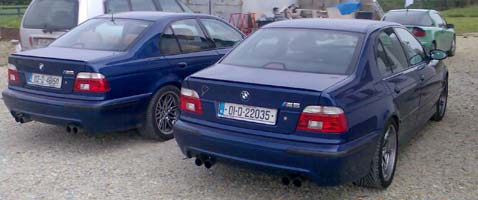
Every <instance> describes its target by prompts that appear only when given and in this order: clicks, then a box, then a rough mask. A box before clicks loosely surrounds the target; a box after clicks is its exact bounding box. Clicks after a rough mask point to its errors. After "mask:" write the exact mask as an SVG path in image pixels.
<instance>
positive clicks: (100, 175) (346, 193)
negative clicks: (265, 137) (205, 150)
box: [0, 37, 478, 200]
mask: <svg viewBox="0 0 478 200" xmlns="http://www.w3.org/2000/svg"><path fill="white" fill-rule="evenodd" d="M0 46H1V45H0ZM0 51H1V50H0ZM477 52H478V38H474V37H469V38H462V37H460V38H458V52H457V55H456V56H455V57H453V58H450V59H449V60H448V61H447V64H448V66H449V69H450V100H449V107H448V108H449V110H448V114H447V116H446V117H445V119H444V121H443V122H441V123H429V124H428V125H427V126H426V127H425V128H424V129H423V130H422V131H421V132H420V133H419V134H418V135H417V137H416V138H415V139H414V140H413V141H412V142H411V144H410V145H408V146H407V147H406V148H405V149H402V150H401V152H400V155H399V163H398V171H397V174H396V177H395V182H394V183H393V185H392V186H391V187H390V188H389V189H388V190H386V191H377V190H372V189H364V188H359V187H355V186H353V185H351V184H349V185H344V186H340V187H319V186H317V185H315V184H314V183H310V182H305V183H304V186H303V187H302V188H294V187H285V186H282V185H281V184H280V180H279V179H280V177H277V176H270V175H266V174H261V173H256V172H252V171H248V170H243V169H236V168H235V167H231V166H225V165H216V166H215V167H214V168H213V169H211V170H206V169H204V168H202V167H201V168H199V167H196V166H195V165H194V164H193V160H183V156H182V154H181V153H180V151H179V149H178V148H177V145H176V143H175V141H169V142H164V143H157V142H153V141H148V140H144V139H142V138H141V137H139V136H138V134H137V133H136V132H122V133H114V134H108V135H103V136H90V135H86V134H79V135H73V134H67V133H66V132H65V130H64V128H62V127H55V126H50V125H44V124H40V123H35V122H33V123H28V124H23V125H19V124H16V123H15V122H14V120H13V119H12V118H11V117H10V116H9V113H8V111H7V109H6V108H5V106H4V105H3V101H0V199H2V200H3V199H470V200H475V199H478V108H477V104H478V53H477ZM2 59H4V58H0V60H2ZM5 79H6V67H0V89H1V88H4V87H5V85H6V84H5V83H6V80H5Z"/></svg>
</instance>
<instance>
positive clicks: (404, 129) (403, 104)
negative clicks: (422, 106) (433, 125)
mask: <svg viewBox="0 0 478 200" xmlns="http://www.w3.org/2000/svg"><path fill="white" fill-rule="evenodd" d="M377 58H378V59H379V60H377V63H378V65H379V69H380V70H381V71H382V73H384V72H386V71H387V68H391V73H389V74H390V75H388V76H386V77H385V78H384V79H383V81H384V83H385V84H386V85H387V87H388V88H389V89H390V91H391V95H392V97H393V101H394V105H395V106H396V110H397V113H398V116H399V120H400V134H399V135H400V138H399V141H401V142H406V141H408V140H409V139H410V138H411V136H412V135H413V134H412V133H414V129H415V128H416V126H417V123H416V120H417V117H418V115H417V112H418V108H419V100H420V96H419V93H418V87H419V84H420V81H419V80H418V79H419V78H418V74H417V67H413V66H410V65H409V62H408V60H407V56H406V54H405V52H404V50H403V48H402V45H401V44H400V40H399V39H398V37H397V35H396V33H395V32H394V30H393V29H391V28H389V29H386V30H383V31H382V32H381V33H379V34H378V47H377ZM380 65H382V67H380Z"/></svg>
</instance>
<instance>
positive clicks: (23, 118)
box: [14, 114, 32, 124]
mask: <svg viewBox="0 0 478 200" xmlns="http://www.w3.org/2000/svg"><path fill="white" fill-rule="evenodd" d="M14 117H15V121H16V122H17V123H20V124H24V123H28V122H31V121H32V120H31V119H30V118H29V117H26V116H24V115H23V114H16V115H15V116H14Z"/></svg>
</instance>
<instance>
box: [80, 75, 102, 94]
mask: <svg viewBox="0 0 478 200" xmlns="http://www.w3.org/2000/svg"><path fill="white" fill-rule="evenodd" d="M74 90H75V91H77V92H95V93H102V92H108V91H109V90H110V86H109V84H108V81H107V80H106V78H105V76H103V75H102V74H99V73H85V72H81V73H78V75H77V76H76V79H75V86H74Z"/></svg>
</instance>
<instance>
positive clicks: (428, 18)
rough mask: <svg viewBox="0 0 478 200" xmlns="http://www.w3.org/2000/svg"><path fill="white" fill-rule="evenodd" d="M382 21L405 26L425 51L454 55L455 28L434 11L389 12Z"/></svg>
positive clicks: (408, 10) (404, 10) (403, 10)
mask: <svg viewBox="0 0 478 200" xmlns="http://www.w3.org/2000/svg"><path fill="white" fill-rule="evenodd" d="M382 20H383V21H389V22H396V23H399V24H403V25H405V26H406V27H407V28H408V30H409V31H410V32H412V33H413V35H415V37H416V38H417V39H418V40H419V41H420V42H421V43H422V44H423V46H425V48H426V49H427V51H430V50H433V49H440V50H443V51H446V52H447V53H448V55H449V56H454V55H455V51H456V33H455V26H454V25H453V24H448V23H447V22H446V21H445V19H444V18H443V17H442V16H441V15H440V13H439V12H438V11H436V10H422V9H401V10H391V11H389V12H387V13H386V14H385V16H384V17H383V18H382Z"/></svg>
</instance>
